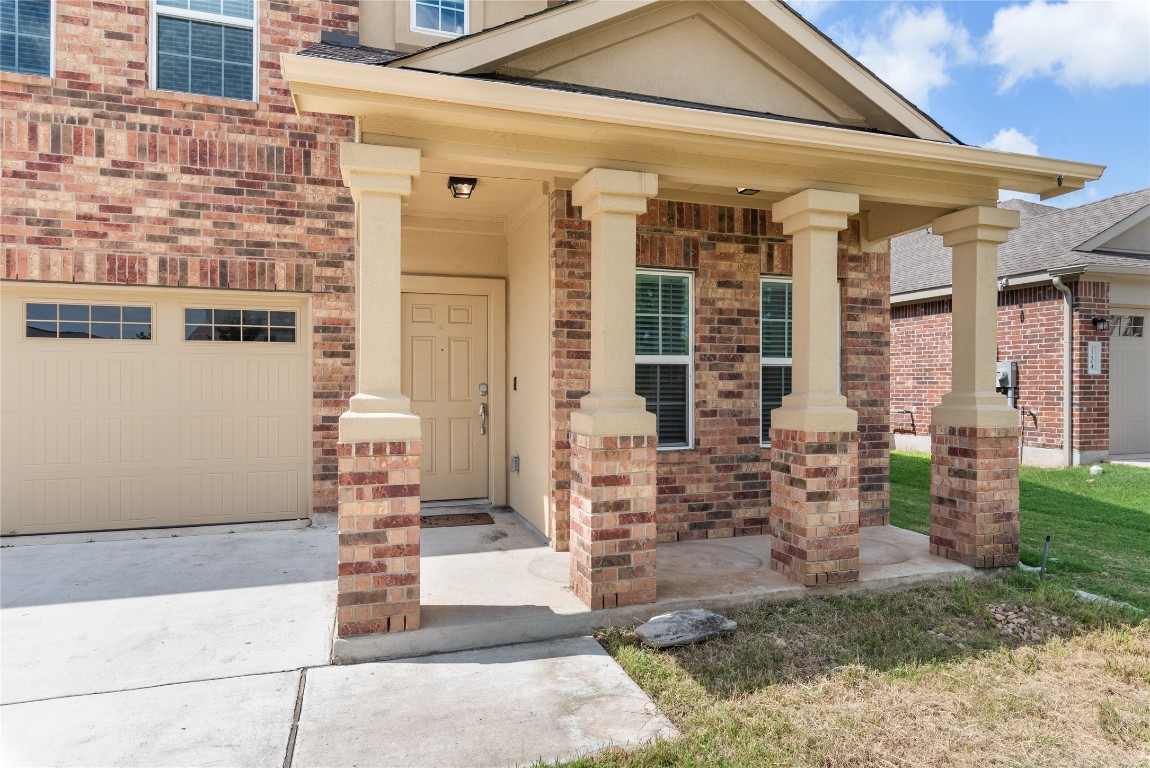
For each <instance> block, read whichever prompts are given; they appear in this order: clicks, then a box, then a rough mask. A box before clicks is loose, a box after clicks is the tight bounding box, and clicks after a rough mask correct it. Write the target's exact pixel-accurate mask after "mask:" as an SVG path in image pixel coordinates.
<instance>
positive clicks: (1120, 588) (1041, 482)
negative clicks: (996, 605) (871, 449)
mask: <svg viewBox="0 0 1150 768" xmlns="http://www.w3.org/2000/svg"><path fill="white" fill-rule="evenodd" d="M890 474H891V500H890V501H891V504H890V506H891V512H890V519H891V523H892V524H893V525H897V526H899V527H900V528H909V529H910V530H912V531H919V532H920V533H926V532H927V530H928V529H929V527H930V457H929V456H927V455H926V454H921V453H902V452H894V453H892V454H891V461H890ZM1019 487H1020V489H1021V502H1022V503H1021V511H1020V522H1021V527H1022V562H1024V563H1026V564H1027V565H1038V564H1039V563H1040V562H1041V561H1042V547H1043V544H1044V542H1045V539H1046V536H1047V535H1049V536H1050V537H1051V538H1050V561H1049V562H1048V563H1047V569H1048V571H1049V572H1050V574H1051V576H1052V578H1053V579H1054V580H1055V581H1056V582H1060V583H1063V584H1065V585H1067V586H1071V587H1073V588H1075V589H1084V590H1086V591H1087V592H1093V593H1095V594H1099V595H1105V596H1106V597H1110V598H1113V599H1115V600H1122V601H1125V602H1128V603H1131V604H1133V605H1137V606H1139V607H1141V608H1143V609H1146V610H1150V469H1142V468H1138V467H1123V466H1115V465H1110V464H1107V465H1104V469H1103V473H1102V475H1101V476H1099V477H1096V478H1092V477H1091V476H1090V468H1089V467H1071V468H1069V469H1035V468H1033V467H1023V468H1022V475H1021V478H1020V480H1019Z"/></svg>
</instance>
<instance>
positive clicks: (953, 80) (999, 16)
mask: <svg viewBox="0 0 1150 768" xmlns="http://www.w3.org/2000/svg"><path fill="white" fill-rule="evenodd" d="M791 5H792V6H793V7H795V9H796V10H798V11H799V12H800V13H802V14H803V15H804V16H806V17H807V18H808V19H809V20H810V21H812V22H813V23H814V24H816V25H817V26H818V27H819V29H821V30H822V31H823V32H824V33H826V34H827V35H829V36H830V37H831V38H832V39H834V41H835V42H837V43H838V44H839V45H841V46H842V47H843V48H845V49H846V50H848V51H849V52H850V53H851V54H853V55H855V56H856V57H858V58H859V59H860V60H861V61H862V62H863V63H864V64H866V65H867V66H868V67H870V68H871V69H872V70H873V71H874V72H875V73H877V74H878V75H879V76H880V77H882V78H883V79H884V80H886V81H887V82H888V83H890V84H891V85H892V86H894V87H895V89H896V90H898V91H899V92H900V93H902V94H903V95H904V96H906V97H907V98H909V99H910V100H911V101H912V102H914V103H915V104H917V105H918V106H920V107H922V108H923V109H924V110H925V111H926V112H927V113H928V114H929V115H930V116H931V117H933V118H934V119H935V120H937V121H938V122H939V123H940V124H941V125H942V126H943V127H944V128H946V129H947V130H948V131H950V132H951V133H953V134H954V135H955V136H957V137H958V138H959V139H960V140H961V141H963V142H965V143H967V144H971V145H976V146H988V147H992V148H995V149H1002V150H1005V151H1011V152H1023V153H1027V154H1039V155H1042V156H1044V157H1056V158H1060V159H1064V160H1080V161H1084V162H1089V163H1098V164H1101V165H1105V166H1107V169H1106V173H1105V174H1103V176H1102V179H1101V180H1099V181H1097V182H1094V183H1093V184H1088V185H1087V187H1086V189H1084V190H1082V191H1081V192H1075V193H1072V194H1068V195H1063V196H1062V197H1058V198H1055V199H1053V200H1051V201H1048V202H1049V204H1051V205H1059V206H1063V207H1066V206H1073V205H1081V204H1083V203H1087V202H1090V201H1092V200H1099V199H1102V198H1105V197H1110V196H1111V195H1115V194H1119V193H1121V192H1128V191H1130V190H1133V189H1141V188H1144V187H1150V2H1147V1H1146V0H1117V1H1116V2H1111V1H1108V0H1069V2H1046V0H1017V1H1016V2H994V1H992V0H977V1H976V0H950V1H949V2H917V1H915V0H898V1H895V2H890V1H889V0H883V1H878V0H793V2H792V3H791ZM1003 196H1004V197H1026V196H1025V195H1019V194H1014V193H1004V194H1003ZM1030 199H1037V198H1034V197H1031V198H1030Z"/></svg>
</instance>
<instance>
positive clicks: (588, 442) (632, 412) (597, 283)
mask: <svg viewBox="0 0 1150 768" xmlns="http://www.w3.org/2000/svg"><path fill="white" fill-rule="evenodd" d="M656 192H658V177H656V176H655V175H654V174H650V173H634V172H631V171H616V170H608V169H605V168H595V169H593V170H591V171H590V172H589V173H587V175H586V176H584V177H583V178H581V179H580V180H579V181H578V182H576V184H575V186H574V188H573V189H572V202H574V203H575V205H578V206H581V208H582V213H583V218H584V219H587V220H588V221H590V222H591V391H590V393H589V394H587V395H586V396H584V397H583V398H582V400H581V401H580V407H579V409H578V410H576V411H574V412H572V414H571V540H570V551H571V589H572V591H573V592H574V593H575V594H576V595H577V596H578V597H579V599H581V600H582V601H583V602H584V603H586V604H587V605H589V606H590V607H591V608H613V607H615V606H620V605H636V604H639V603H653V602H655V541H656V534H655V469H656V459H655V449H656V446H657V444H658V438H657V437H656V433H655V415H654V414H652V413H648V412H647V410H646V402H645V401H644V399H643V398H641V397H639V396H638V395H636V394H635V252H636V248H635V217H636V216H638V215H640V214H642V213H644V212H645V211H646V210H647V199H648V198H650V197H653V196H654V195H655V194H656Z"/></svg>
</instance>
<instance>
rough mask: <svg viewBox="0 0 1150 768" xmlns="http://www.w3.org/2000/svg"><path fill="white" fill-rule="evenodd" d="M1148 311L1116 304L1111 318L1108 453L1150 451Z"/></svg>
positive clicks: (1149, 344)
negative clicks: (1147, 390) (1147, 387)
mask: <svg viewBox="0 0 1150 768" xmlns="http://www.w3.org/2000/svg"><path fill="white" fill-rule="evenodd" d="M1148 319H1150V310H1146V309H1124V308H1122V307H1115V308H1114V309H1113V310H1112V314H1111V318H1110V323H1111V326H1110V334H1111V335H1110V453H1112V454H1123V453H1150V395H1147V392H1146V383H1147V382H1150V335H1147V333H1146V331H1147V328H1146V326H1147V325H1150V323H1148V322H1147V320H1148Z"/></svg>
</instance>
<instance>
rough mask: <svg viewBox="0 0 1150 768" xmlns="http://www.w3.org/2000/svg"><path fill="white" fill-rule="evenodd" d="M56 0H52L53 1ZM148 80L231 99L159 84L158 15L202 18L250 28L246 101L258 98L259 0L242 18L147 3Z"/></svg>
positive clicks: (156, 87)
mask: <svg viewBox="0 0 1150 768" xmlns="http://www.w3.org/2000/svg"><path fill="white" fill-rule="evenodd" d="M54 2H55V0H53V3H54ZM148 5H149V9H148V83H149V84H150V85H151V87H152V90H154V91H163V92H164V93H182V94H188V93H190V94H191V95H192V96H203V97H204V98H208V99H233V98H234V97H232V96H210V95H208V94H203V93H191V92H190V91H169V90H167V89H166V88H160V87H159V77H158V74H157V72H156V69H157V67H158V66H159V60H160V52H159V48H158V46H159V44H160V17H161V16H168V17H169V18H175V19H190V20H191V21H203V22H207V23H208V24H218V25H221V26H225V27H240V28H242V29H250V30H251V31H252V92H251V98H250V99H249V101H254V102H258V101H259V100H260V99H259V97H260V4H259V0H253V2H252V17H251V18H250V19H241V18H240V17H239V16H225V15H223V14H221V13H204V12H203V11H190V10H187V9H186V8H174V7H172V6H168V5H165V6H161V5H160V4H159V3H158V2H157V1H156V0H150V2H149V3H148Z"/></svg>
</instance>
